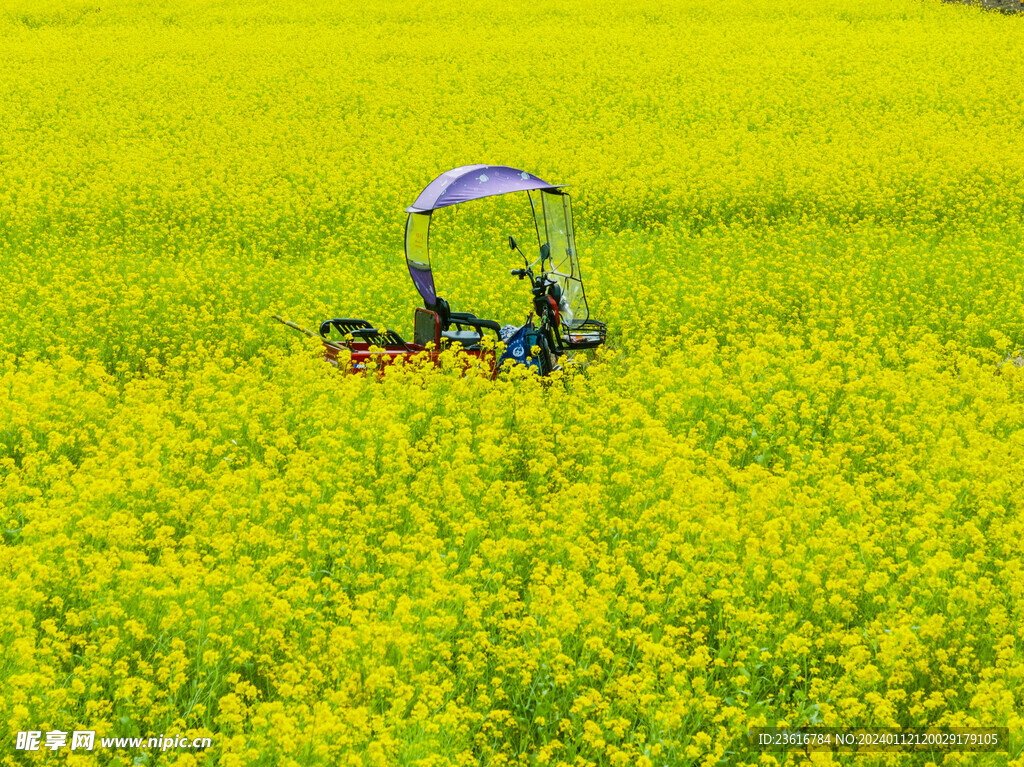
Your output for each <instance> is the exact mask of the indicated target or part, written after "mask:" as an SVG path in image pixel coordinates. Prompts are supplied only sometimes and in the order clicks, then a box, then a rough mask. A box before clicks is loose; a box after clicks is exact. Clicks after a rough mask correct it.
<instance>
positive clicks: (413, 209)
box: [405, 165, 562, 213]
mask: <svg viewBox="0 0 1024 767" xmlns="http://www.w3.org/2000/svg"><path fill="white" fill-rule="evenodd" d="M560 186H562V185H561V184H549V183H548V182H547V181H543V180H541V179H539V178H537V177H536V176H534V175H533V174H532V173H527V172H526V171H525V170H519V169H518V168H510V167H508V166H507V165H461V166H459V167H458V168H452V169H451V170H450V171H447V172H446V173H442V174H441V175H440V176H438V177H437V178H435V179H434V180H433V181H431V182H430V183H429V184H427V186H426V188H425V189H424V190H423V191H422V192H420V196H419V197H417V198H416V202H414V203H413V204H412V205H410V206H409V207H408V208H406V209H405V212H406V213H429V212H430V211H432V210H437V209H438V208H445V207H447V206H449V205H458V204H459V203H460V202H468V201H469V200H479V199H480V198H481V197H490V196H492V195H495V194H508V193H509V192H528V191H531V190H534V189H557V188H558V187H560Z"/></svg>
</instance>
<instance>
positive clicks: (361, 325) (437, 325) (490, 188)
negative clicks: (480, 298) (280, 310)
mask: <svg viewBox="0 0 1024 767" xmlns="http://www.w3.org/2000/svg"><path fill="white" fill-rule="evenodd" d="M516 192H523V193H525V194H526V196H527V198H528V199H529V202H530V209H531V212H532V213H533V221H534V229H535V231H536V234H537V255H536V256H535V257H534V258H533V260H531V259H530V257H528V256H527V255H526V254H525V253H523V251H522V250H521V249H520V247H519V244H518V243H517V242H516V241H515V238H513V237H509V238H508V244H509V248H510V250H511V251H513V252H518V253H519V255H520V256H521V257H522V259H523V267H522V268H519V269H513V270H512V271H511V276H513V277H518V278H519V279H520V280H528V281H529V284H530V287H531V294H532V309H533V312H532V314H531V316H530V318H529V319H528V320H527V322H526V324H525V325H521V326H519V327H515V326H512V325H500V324H499V323H498V322H496V321H495V320H488V319H482V318H480V317H477V316H476V315H475V314H472V313H471V312H456V311H452V309H451V307H450V306H449V305H448V302H447V301H446V300H445V299H443V298H442V297H441V296H439V295H437V291H436V289H435V286H434V275H433V272H432V271H431V265H430V251H429V247H428V240H429V234H430V222H431V214H432V213H433V212H434V211H436V210H439V209H441V208H446V207H450V206H453V205H460V204H462V203H465V202H469V201H471V200H478V199H481V198H483V197H492V196H495V195H501V194H512V193H516ZM406 213H408V218H407V219H406V222H405V260H406V264H407V265H408V268H409V276H410V277H411V278H412V282H413V285H415V287H416V290H417V292H419V294H420V297H421V298H422V299H423V306H422V307H418V308H417V309H416V311H415V316H414V323H413V340H412V342H407V341H405V340H403V339H402V337H401V336H399V335H398V333H396V332H395V331H393V330H378V329H377V328H374V327H373V326H372V325H371V324H370V323H369V322H366V321H365V320H360V319H346V318H335V319H328V320H324V321H323V322H322V323H320V329H319V336H318V337H319V338H320V339H321V340H322V341H323V344H324V347H325V356H326V357H327V359H328V360H330V361H332V362H333V363H334V364H340V360H341V359H342V358H343V357H345V356H347V357H348V358H349V359H350V361H351V367H352V369H353V370H357V371H358V370H366V369H367V368H379V369H381V370H384V369H385V368H386V366H387V365H389V364H391V363H393V362H395V361H396V360H399V359H403V358H407V357H410V356H413V355H419V354H425V355H429V356H430V357H431V359H433V360H435V361H436V360H437V358H438V355H439V354H440V353H441V352H442V351H444V350H446V349H449V348H453V347H458V348H461V349H462V350H463V351H464V352H465V353H466V354H468V355H470V356H473V357H478V358H480V359H481V360H483V361H484V362H485V363H486V364H487V365H488V366H489V367H490V370H491V373H492V375H497V373H498V371H499V370H500V369H501V368H502V366H503V365H505V364H506V363H510V364H522V365H527V366H528V367H530V368H532V369H533V370H534V371H535V372H537V373H538V374H540V375H542V376H546V375H548V374H550V373H551V372H552V371H554V370H558V369H560V367H561V364H562V362H563V361H564V360H563V358H565V357H566V356H567V355H570V354H571V353H573V352H575V351H577V350H582V349H594V348H596V347H598V346H600V345H601V344H603V343H604V341H605V337H606V334H607V326H606V325H605V324H604V323H603V322H600V321H598V320H596V319H594V318H592V317H591V316H590V308H589V306H588V304H587V296H586V292H585V291H584V289H583V279H582V276H581V275H580V266H579V260H578V258H577V254H576V235H575V231H574V228H573V219H572V207H571V204H570V199H569V195H568V194H566V193H565V192H564V191H563V186H562V185H556V184H549V183H547V182H546V181H543V180H541V179H540V178H538V177H537V176H535V175H533V174H532V173H527V172H526V171H522V170H518V169H516V168H510V167H508V166H505V165H462V166H460V167H458V168H453V169H452V170H450V171H447V172H446V173H442V174H441V175H440V176H438V177H437V178H435V179H434V180H433V181H431V182H430V183H429V184H427V186H426V188H424V189H423V191H422V192H420V194H419V196H418V197H417V198H416V200H415V202H413V204H412V205H410V206H409V207H408V208H406ZM274 319H276V320H278V321H280V322H283V323H284V324H286V325H288V326H289V327H291V328H294V329H296V330H299V331H301V332H303V333H306V334H307V335H310V336H317V334H315V333H313V331H311V330H306V329H305V328H301V327H299V326H298V325H296V324H295V323H293V322H289V321H288V320H285V319H284V318H282V317H280V316H277V315H274ZM489 334H493V336H494V340H495V341H498V342H500V345H499V344H488V343H486V342H485V341H484V339H485V337H486V336H487V335H489ZM494 348H498V349H502V351H501V352H500V354H495V352H494V351H492V349H494ZM345 352H347V353H348V354H347V355H346V354H345Z"/></svg>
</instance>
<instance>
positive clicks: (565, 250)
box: [537, 192, 590, 327]
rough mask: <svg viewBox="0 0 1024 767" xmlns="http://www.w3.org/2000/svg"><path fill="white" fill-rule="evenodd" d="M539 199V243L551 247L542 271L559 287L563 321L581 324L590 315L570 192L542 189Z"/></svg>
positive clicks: (573, 325) (569, 324)
mask: <svg viewBox="0 0 1024 767" xmlns="http://www.w3.org/2000/svg"><path fill="white" fill-rule="evenodd" d="M540 200H541V206H540V207H541V209H540V210H539V211H537V218H538V221H537V224H538V234H539V236H540V239H541V241H542V245H543V243H544V242H547V244H548V246H549V247H550V249H551V251H550V254H551V255H550V258H551V260H550V262H546V263H545V265H544V269H545V272H546V273H547V275H548V276H549V277H551V278H552V279H554V280H555V281H557V282H558V284H559V286H560V287H561V288H562V298H563V300H562V303H563V306H562V321H563V322H564V323H565V324H566V325H567V326H569V327H575V326H578V325H582V324H583V322H585V321H586V320H587V319H588V318H589V316H590V310H589V309H588V307H587V297H586V294H585V293H584V292H583V280H582V277H581V275H580V266H579V260H578V258H577V255H576V235H575V233H574V232H573V224H572V206H571V204H570V202H569V195H567V194H559V193H558V192H541V193H540Z"/></svg>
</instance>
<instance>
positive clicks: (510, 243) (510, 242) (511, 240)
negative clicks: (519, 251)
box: [508, 234, 519, 250]
mask: <svg viewBox="0 0 1024 767" xmlns="http://www.w3.org/2000/svg"><path fill="white" fill-rule="evenodd" d="M517 247H519V246H518V245H516V238H515V237H513V236H512V235H511V234H510V235H509V236H508V249H509V250H515V249H516V248H517Z"/></svg>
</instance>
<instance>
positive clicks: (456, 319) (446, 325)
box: [428, 296, 501, 346]
mask: <svg viewBox="0 0 1024 767" xmlns="http://www.w3.org/2000/svg"><path fill="white" fill-rule="evenodd" d="M428 308H429V309H431V310H432V311H435V312H437V316H438V318H439V319H440V321H441V330H442V333H441V336H442V337H444V338H448V332H452V331H451V327H452V325H454V326H455V327H456V328H458V329H459V331H462V328H463V327H470V328H473V329H474V330H475V331H476V332H475V333H474V335H476V336H477V339H476V341H474V343H479V342H480V339H481V338H483V335H484V330H485V329H486V330H493V331H494V333H495V334H496V335H497V336H499V337H500V336H501V325H499V324H498V323H497V322H495V321H494V320H482V319H480V318H479V317H477V316H476V315H475V314H472V313H471V312H453V311H452V308H451V307H450V306H449V305H448V302H447V301H446V300H444V299H443V298H441V297H440V296H438V297H437V299H436V300H435V302H434V305H433V306H431V307H428ZM446 331H447V332H446ZM450 340H460V341H461V339H455V338H451V339H450ZM463 346H466V344H465V343H463Z"/></svg>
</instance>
